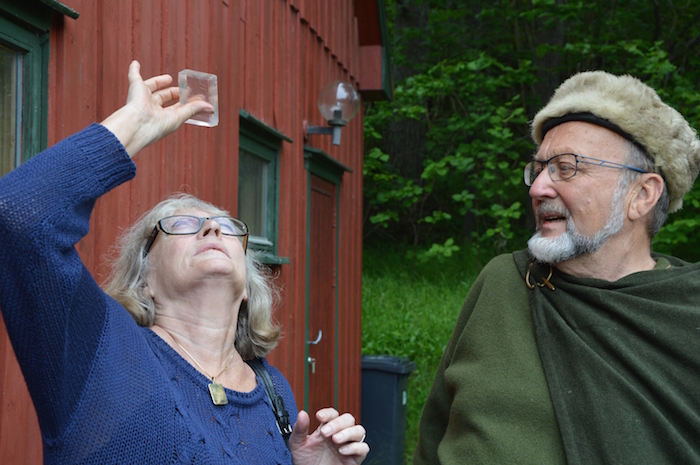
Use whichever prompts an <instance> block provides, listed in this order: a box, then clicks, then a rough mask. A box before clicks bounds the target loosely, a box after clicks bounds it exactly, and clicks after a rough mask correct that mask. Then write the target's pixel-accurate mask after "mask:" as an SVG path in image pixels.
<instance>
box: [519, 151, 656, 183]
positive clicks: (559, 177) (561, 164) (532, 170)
mask: <svg viewBox="0 0 700 465" xmlns="http://www.w3.org/2000/svg"><path fill="white" fill-rule="evenodd" d="M579 163H585V164H587V165H595V166H604V167H606V168H615V169H618V170H624V169H627V170H632V171H636V172H638V173H648V171H645V170H643V169H641V168H637V167H635V166H629V165H623V164H622V163H615V162H612V161H607V160H600V159H598V158H591V157H584V156H583V155H576V154H574V153H562V154H561V155H555V156H553V157H552V158H550V159H549V160H547V161H531V162H529V163H528V164H527V165H525V170H524V172H523V181H525V185H526V186H527V187H530V186H532V183H534V182H535V179H537V176H539V175H540V173H541V172H542V170H544V169H545V167H546V168H547V172H548V173H549V178H550V179H551V180H552V181H555V182H556V181H563V180H565V179H570V178H573V177H574V175H575V174H576V172H577V171H578V164H579Z"/></svg>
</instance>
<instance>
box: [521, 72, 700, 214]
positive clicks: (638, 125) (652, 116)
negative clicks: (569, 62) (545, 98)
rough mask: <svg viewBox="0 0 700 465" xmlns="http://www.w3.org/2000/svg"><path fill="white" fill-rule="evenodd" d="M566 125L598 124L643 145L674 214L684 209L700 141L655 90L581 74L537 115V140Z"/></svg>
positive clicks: (628, 80) (699, 159)
mask: <svg viewBox="0 0 700 465" xmlns="http://www.w3.org/2000/svg"><path fill="white" fill-rule="evenodd" d="M566 121H588V122H592V123H595V124H598V125H600V126H604V127H606V128H608V129H611V130H613V131H615V132H617V133H618V134H620V135H622V136H623V137H625V138H627V139H629V140H631V141H632V142H634V143H636V144H637V145H639V146H641V147H642V148H643V149H644V150H645V151H646V153H647V154H649V156H651V158H652V159H653V160H654V165H655V170H656V172H657V173H660V174H661V175H662V176H663V177H664V179H665V180H666V186H667V189H668V193H669V196H670V204H669V213H673V212H674V211H677V210H679V209H680V208H681V207H682V206H683V197H684V196H685V194H686V193H687V192H688V191H689V190H690V189H691V187H692V186H693V182H694V181H695V178H696V177H697V175H698V171H699V170H700V140H698V137H697V133H696V132H695V130H694V129H693V128H691V127H690V125H689V124H688V122H687V121H686V120H685V118H683V116H682V115H681V114H680V113H679V112H678V111H676V110H674V109H673V108H671V107H670V106H668V105H666V104H665V103H664V102H663V101H662V100H661V98H659V96H658V94H657V93H656V92H655V91H654V90H653V89H652V88H651V87H649V86H647V85H646V84H644V83H643V82H642V81H640V80H639V79H637V78H634V77H632V76H615V75H612V74H609V73H606V72H604V71H592V72H585V73H579V74H576V75H574V76H572V77H570V78H569V79H567V80H566V81H564V83H563V84H562V85H561V86H559V88H558V89H557V90H556V92H555V93H554V96H553V97H552V99H551V100H550V101H549V103H548V104H547V105H546V106H545V107H544V108H543V109H541V110H540V111H539V113H537V115H535V119H534V120H533V121H532V139H533V140H534V141H535V143H536V144H537V145H540V144H541V143H542V139H543V138H544V135H545V134H546V132H547V131H548V130H549V129H551V128H552V127H554V126H556V125H557V124H561V123H563V122H566Z"/></svg>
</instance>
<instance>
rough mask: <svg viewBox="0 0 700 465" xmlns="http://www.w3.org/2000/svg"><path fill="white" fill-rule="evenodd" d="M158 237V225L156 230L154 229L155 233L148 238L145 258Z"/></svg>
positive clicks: (144, 250) (144, 249)
mask: <svg viewBox="0 0 700 465" xmlns="http://www.w3.org/2000/svg"><path fill="white" fill-rule="evenodd" d="M157 235H158V225H156V227H155V228H153V231H152V232H151V235H150V236H149V238H148V241H147V242H146V246H145V247H144V248H143V256H144V257H145V256H146V255H148V251H149V250H151V246H152V245H153V242H154V241H155V240H156V236H157Z"/></svg>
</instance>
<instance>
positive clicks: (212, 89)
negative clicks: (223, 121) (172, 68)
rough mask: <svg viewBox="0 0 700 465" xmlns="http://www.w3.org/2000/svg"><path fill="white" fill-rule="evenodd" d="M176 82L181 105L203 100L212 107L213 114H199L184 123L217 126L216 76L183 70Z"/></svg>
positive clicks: (217, 92)
mask: <svg viewBox="0 0 700 465" xmlns="http://www.w3.org/2000/svg"><path fill="white" fill-rule="evenodd" d="M177 81H178V86H179V88H180V103H181V104H185V103H187V102H189V101H190V100H204V101H206V102H209V103H211V104H212V105H213V106H214V113H200V114H198V115H195V116H194V117H193V118H190V119H188V120H187V121H185V122H186V123H189V124H196V125H197V126H206V127H210V128H213V127H214V126H217V125H218V124H219V86H218V84H217V82H216V74H209V73H202V72H201V71H193V70H191V69H183V70H182V71H180V72H179V73H178V76H177Z"/></svg>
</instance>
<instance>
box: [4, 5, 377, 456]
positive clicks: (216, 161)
mask: <svg viewBox="0 0 700 465" xmlns="http://www.w3.org/2000/svg"><path fill="white" fill-rule="evenodd" d="M62 2H63V3H65V4H66V5H68V6H69V7H71V8H73V9H74V10H76V11H78V12H79V13H80V17H79V18H78V19H77V20H72V19H67V18H66V19H64V18H62V17H58V16H57V17H56V19H55V21H54V23H53V28H52V31H51V42H50V49H51V53H50V62H49V95H50V100H49V143H50V144H53V143H56V142H57V141H59V140H61V139H63V138H64V137H66V136H69V135H70V134H72V133H74V132H76V131H79V130H80V129H82V128H83V127H85V126H87V125H88V124H90V123H92V122H94V121H97V122H99V121H101V120H103V119H104V118H105V117H107V116H108V115H109V114H110V113H111V112H112V111H113V110H115V109H116V108H118V107H119V106H121V105H122V104H123V102H124V99H125V96H126V92H127V79H126V70H127V67H128V64H129V62H130V61H131V59H132V58H135V59H137V60H139V61H140V62H141V65H142V74H143V75H144V77H148V76H152V75H154V74H156V73H162V72H167V73H169V74H171V75H172V76H173V77H174V78H175V79H177V73H178V71H179V70H181V69H184V68H190V69H197V70H201V71H206V72H211V73H215V74H217V76H218V82H219V99H220V108H219V111H220V124H219V126H218V127H217V128H215V129H209V130H206V129H201V128H198V127H193V126H186V127H184V128H183V129H181V130H180V131H178V132H177V133H175V134H174V135H171V136H169V137H168V138H167V139H165V140H164V141H161V142H160V143H158V144H156V145H154V146H152V147H149V148H148V149H146V150H144V151H143V152H141V153H140V154H139V155H138V156H137V157H136V158H135V161H136V164H137V167H138V171H139V175H138V176H137V177H136V179H135V180H134V181H132V182H130V183H127V184H126V185H122V186H120V187H119V188H117V189H115V190H114V191H113V192H110V193H109V194H108V195H106V196H105V197H103V198H102V199H100V200H99V201H98V203H97V205H96V208H95V211H94V214H93V217H92V222H91V232H90V234H89V235H88V236H87V237H86V238H84V239H83V240H82V241H81V242H80V243H79V244H78V250H79V252H80V254H81V256H82V257H83V259H84V261H85V263H86V265H87V266H88V268H89V269H90V270H91V271H92V273H93V274H94V275H95V278H96V279H97V280H98V281H100V282H101V281H102V280H103V279H104V277H105V276H106V273H107V272H108V268H107V266H106V264H105V256H106V254H107V253H108V252H109V249H110V246H111V245H112V244H113V243H114V241H115V239H116V237H117V235H118V233H119V232H120V231H121V230H122V229H123V228H125V227H127V226H128V225H130V224H131V223H132V222H133V221H135V220H136V219H137V218H138V217H139V216H140V215H141V214H143V213H144V212H145V211H147V210H148V209H150V208H151V207H152V206H153V205H155V204H156V203H157V202H158V201H159V200H160V199H161V198H163V197H164V196H165V195H167V194H169V193H171V192H175V191H186V192H190V193H193V194H195V195H197V196H199V197H201V198H203V199H205V200H209V201H211V202H213V203H215V204H217V205H221V206H223V207H225V208H227V209H229V210H230V211H231V212H232V213H233V214H235V213H236V210H237V205H238V198H237V196H238V182H237V179H238V133H239V115H238V111H239V108H241V109H244V110H245V111H247V112H249V113H250V114H251V115H253V116H254V117H255V118H257V119H258V120H260V121H263V122H264V123H265V124H267V125H269V126H271V127H273V128H276V129H277V130H278V131H280V132H282V133H283V134H285V135H287V136H289V137H290V138H291V139H293V142H291V143H290V142H282V145H281V149H280V163H279V167H280V183H279V198H280V205H279V206H280V209H279V212H280V215H279V237H278V253H279V255H280V256H283V257H289V259H290V264H288V265H282V266H279V267H275V269H274V271H275V272H276V273H277V275H278V279H277V283H278V284H279V285H280V286H281V287H282V289H283V303H282V305H281V307H280V308H279V309H278V311H277V314H276V315H277V318H278V319H279V321H280V322H281V323H282V325H283V327H284V332H285V337H284V339H283V340H282V341H281V343H280V345H279V347H278V348H277V349H275V351H274V352H273V353H272V354H271V356H270V357H269V358H270V361H271V362H272V363H273V364H275V365H276V366H277V367H279V368H280V369H281V370H282V372H283V373H284V374H285V375H286V376H287V378H288V380H289V382H290V384H291V385H292V388H293V390H294V392H295V395H296V397H297V400H298V403H299V404H300V405H299V407H300V408H303V405H301V403H302V400H303V399H304V394H305V393H304V390H305V385H304V370H305V363H304V362H305V361H304V349H305V340H306V338H307V335H306V334H305V318H306V314H305V309H306V299H307V296H306V293H305V288H306V276H307V274H306V273H307V266H308V264H307V263H306V261H305V260H306V256H307V250H306V238H307V233H308V232H307V230H306V224H307V213H308V212H307V198H306V192H307V189H306V187H307V186H306V183H307V172H306V169H305V167H304V145H305V144H306V145H310V146H313V147H316V148H319V149H321V150H323V151H325V152H326V153H328V154H330V155H331V156H332V157H334V158H335V159H336V160H337V161H339V162H340V163H342V164H343V165H345V166H347V167H349V168H350V169H351V170H352V172H348V173H345V174H344V176H343V179H342V183H341V187H340V190H339V203H338V207H339V208H338V214H339V217H338V225H339V228H340V230H339V235H338V264H337V276H338V288H337V296H338V373H339V385H338V392H337V398H338V408H339V409H340V410H347V411H351V412H353V413H355V414H356V415H358V416H359V412H360V342H361V341H360V337H361V334H360V331H361V325H360V317H361V269H362V226H361V225H362V211H361V210H362V147H363V135H362V112H360V114H359V115H358V116H357V117H356V118H355V119H354V120H353V121H351V122H350V123H349V124H348V126H346V127H345V128H344V129H343V135H342V146H340V147H333V146H331V144H330V138H329V137H324V136H311V137H310V138H306V139H305V132H304V127H305V126H304V124H305V122H308V123H309V124H313V125H322V124H325V122H324V121H323V120H322V117H321V115H320V113H319V111H318V108H317V107H316V98H317V95H318V93H319V91H320V90H321V88H322V87H323V86H324V85H325V84H326V83H328V82H330V81H331V80H335V79H342V80H347V81H350V82H351V83H353V84H354V85H355V86H356V87H359V88H361V83H360V82H358V78H359V76H362V69H361V67H362V66H363V63H362V62H361V59H360V51H359V41H358V21H360V22H362V21H366V20H368V19H367V18H355V16H354V15H355V11H366V9H364V10H363V9H362V8H360V9H359V10H358V9H357V7H358V5H357V3H369V4H372V5H373V4H374V2H373V1H370V0H333V1H329V0H209V1H207V2H204V1H201V2H200V1H197V2H192V1H186V0H159V1H156V0H153V1H150V0H149V1H138V0H113V1H109V2H107V1H99V2H95V1H94V0H62ZM375 9H376V7H375ZM369 11H372V10H371V9H370V10H369ZM370 16H371V14H370ZM370 19H372V20H373V21H376V18H370ZM367 65H370V63H367ZM373 66H375V67H376V63H375V64H374V65H373ZM0 331H2V332H4V328H0ZM13 364H14V365H13ZM18 373H19V372H18V368H17V366H16V361H14V355H13V354H12V352H11V348H10V346H9V343H8V342H7V339H6V336H4V333H3V334H0V378H2V379H3V380H4V381H3V383H4V384H3V385H4V387H5V389H4V392H3V397H2V406H3V410H5V411H8V410H10V412H9V414H5V415H4V416H0V435H1V437H0V462H2V463H40V456H41V445H40V440H39V434H38V430H37V428H38V426H37V423H36V418H35V414H33V412H32V408H31V404H30V403H29V402H28V397H27V394H26V387H24V386H23V382H21V379H20V380H18ZM8 377H9V378H10V379H9V380H8ZM17 405H18V406H19V407H13V408H10V407H11V406H17ZM28 418H29V419H28ZM17 423H19V424H21V425H23V426H22V428H20V429H17V428H14V429H15V431H14V433H13V434H12V435H10V434H9V433H8V425H15V424H17ZM25 429H26V431H25V432H22V431H24V430H25ZM18 431H20V433H18ZM18 434H19V435H20V436H22V438H23V439H21V440H20V439H17V437H16V436H17V435H18ZM16 444H25V445H26V446H25V447H22V450H24V451H25V452H24V453H25V454H26V455H24V456H22V457H21V458H17V457H16V456H13V455H12V454H14V453H15V452H14V451H15V450H16V447H15V446H16ZM31 444H33V445H31ZM10 458H11V459H12V460H11V461H8V459H10Z"/></svg>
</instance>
